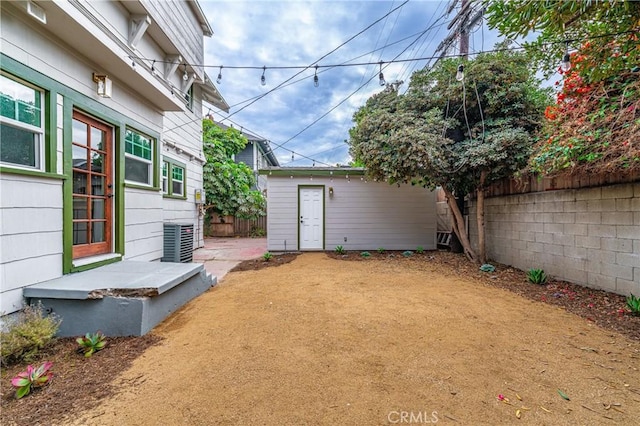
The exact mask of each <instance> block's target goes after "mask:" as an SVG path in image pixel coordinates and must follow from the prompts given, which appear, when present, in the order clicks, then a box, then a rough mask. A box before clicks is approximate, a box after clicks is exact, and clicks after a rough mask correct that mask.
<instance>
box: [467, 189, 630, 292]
mask: <svg viewBox="0 0 640 426" xmlns="http://www.w3.org/2000/svg"><path fill="white" fill-rule="evenodd" d="M485 230H486V246H487V254H488V256H489V258H490V259H493V260H495V261H496V262H500V263H504V264H507V265H512V266H515V267H516V268H518V269H522V270H528V269H530V268H542V269H544V270H545V272H547V274H549V275H551V276H553V277H555V278H558V279H562V280H566V281H571V282H574V283H578V284H582V285H586V286H588V287H592V288H597V289H603V290H607V291H611V292H615V293H619V294H624V295H628V294H629V293H633V294H634V295H636V296H640V183H628V184H620V185H611V186H603V187H598V188H583V189H567V190H560V191H546V192H536V193H529V194H522V195H509V196H502V197H492V198H487V199H486V200H485ZM469 234H470V237H471V240H472V244H474V245H476V246H477V241H478V227H477V222H476V202H475V200H474V201H473V202H471V203H470V205H469Z"/></svg>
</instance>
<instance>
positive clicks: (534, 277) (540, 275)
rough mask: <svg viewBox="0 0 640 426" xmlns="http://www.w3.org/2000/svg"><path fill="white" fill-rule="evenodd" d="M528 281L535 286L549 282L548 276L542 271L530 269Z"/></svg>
mask: <svg viewBox="0 0 640 426" xmlns="http://www.w3.org/2000/svg"><path fill="white" fill-rule="evenodd" d="M527 279H528V280H529V282H531V283H533V284H544V283H546V282H547V275H546V274H545V273H544V271H543V270H542V269H535V268H534V269H529V270H528V271H527Z"/></svg>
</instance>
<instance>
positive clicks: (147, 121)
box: [1, 4, 162, 132]
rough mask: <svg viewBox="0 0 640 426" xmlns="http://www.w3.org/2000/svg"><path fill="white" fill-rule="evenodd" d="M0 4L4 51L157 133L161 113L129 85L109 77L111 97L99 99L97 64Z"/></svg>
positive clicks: (33, 22) (44, 28)
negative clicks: (111, 83)
mask: <svg viewBox="0 0 640 426" xmlns="http://www.w3.org/2000/svg"><path fill="white" fill-rule="evenodd" d="M2 7H3V10H2V12H3V13H2V18H1V19H2V25H1V37H2V52H3V53H4V54H6V55H8V56H10V57H12V58H14V59H16V60H17V61H20V62H22V63H23V64H25V65H27V66H29V67H31V68H33V69H36V70H38V71H39V72H41V73H43V74H45V75H47V76H48V77H50V78H52V79H54V80H56V81H58V82H60V83H62V84H64V85H65V86H68V87H72V88H74V89H75V90H77V91H78V92H80V93H82V94H83V95H86V96H88V97H90V98H93V99H95V100H98V101H100V102H101V103H103V104H104V105H105V106H107V107H109V108H111V109H113V110H116V111H119V112H120V113H122V114H124V115H126V116H128V117H131V119H133V120H135V121H137V122H139V123H142V124H143V125H145V126H147V127H149V128H151V129H153V130H156V131H158V132H160V130H161V128H162V114H161V113H160V112H158V111H157V110H156V109H155V108H153V107H152V106H151V105H150V104H149V103H147V102H145V101H144V99H143V98H142V97H141V96H140V95H138V94H136V93H135V91H134V90H133V89H132V88H129V87H127V86H126V85H124V84H123V82H120V81H118V80H116V79H115V77H114V76H112V79H114V81H113V91H114V94H113V97H112V98H99V97H98V96H97V94H96V86H95V83H94V82H93V80H92V73H94V72H99V71H100V67H99V66H96V65H95V64H94V63H93V62H92V61H91V60H89V59H88V58H85V57H83V56H80V55H79V54H78V53H77V51H76V50H74V49H73V48H71V47H69V46H68V45H66V44H64V43H63V42H62V41H60V40H59V39H57V38H56V37H55V36H52V34H51V33H49V32H47V31H46V28H47V27H46V26H42V25H39V24H37V22H35V21H34V20H33V19H29V18H28V17H26V16H24V15H23V14H22V13H20V12H15V13H14V10H12V8H10V7H7V8H5V5H4V4H3V6H2Z"/></svg>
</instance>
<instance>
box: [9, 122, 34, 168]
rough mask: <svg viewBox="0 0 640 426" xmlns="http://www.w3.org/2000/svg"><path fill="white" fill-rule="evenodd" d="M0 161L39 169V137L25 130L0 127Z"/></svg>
mask: <svg viewBox="0 0 640 426" xmlns="http://www.w3.org/2000/svg"><path fill="white" fill-rule="evenodd" d="M0 130H1V132H0V141H2V147H1V148H0V161H2V162H3V163H12V164H19V165H21V166H30V167H40V164H39V161H38V153H39V152H40V142H39V140H40V136H39V135H37V134H35V133H33V132H29V131H27V130H22V129H17V128H15V127H12V126H7V125H5V124H2V125H0Z"/></svg>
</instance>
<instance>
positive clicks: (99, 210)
mask: <svg viewBox="0 0 640 426" xmlns="http://www.w3.org/2000/svg"><path fill="white" fill-rule="evenodd" d="M91 218H92V219H104V198H93V199H92V200H91Z"/></svg>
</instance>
